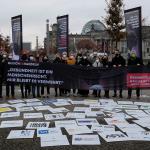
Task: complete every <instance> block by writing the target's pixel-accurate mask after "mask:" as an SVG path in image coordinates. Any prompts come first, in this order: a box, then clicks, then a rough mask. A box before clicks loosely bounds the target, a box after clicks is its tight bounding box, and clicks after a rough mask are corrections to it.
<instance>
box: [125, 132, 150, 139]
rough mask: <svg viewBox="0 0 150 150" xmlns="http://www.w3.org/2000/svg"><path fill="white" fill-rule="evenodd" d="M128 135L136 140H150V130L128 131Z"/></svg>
mask: <svg viewBox="0 0 150 150" xmlns="http://www.w3.org/2000/svg"><path fill="white" fill-rule="evenodd" d="M127 135H128V137H129V138H130V139H131V140H134V141H150V132H149V131H141V132H140V131H139V132H134V131H131V132H128V133H127Z"/></svg>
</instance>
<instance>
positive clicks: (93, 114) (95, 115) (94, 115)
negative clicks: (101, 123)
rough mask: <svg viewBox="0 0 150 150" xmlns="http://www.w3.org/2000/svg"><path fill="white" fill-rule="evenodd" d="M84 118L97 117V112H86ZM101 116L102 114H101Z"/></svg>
mask: <svg viewBox="0 0 150 150" xmlns="http://www.w3.org/2000/svg"><path fill="white" fill-rule="evenodd" d="M85 114H86V117H97V112H96V111H95V112H94V111H86V112H85ZM101 115H102V114H101Z"/></svg>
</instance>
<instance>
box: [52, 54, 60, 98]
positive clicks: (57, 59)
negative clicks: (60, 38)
mask: <svg viewBox="0 0 150 150" xmlns="http://www.w3.org/2000/svg"><path fill="white" fill-rule="evenodd" d="M53 63H54V64H61V57H60V54H59V53H57V54H56V58H55V59H54V61H53ZM58 88H59V87H55V97H57V96H58ZM59 96H61V89H60V88H59Z"/></svg>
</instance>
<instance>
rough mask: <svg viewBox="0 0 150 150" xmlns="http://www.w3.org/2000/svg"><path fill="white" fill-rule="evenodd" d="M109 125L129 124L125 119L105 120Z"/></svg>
mask: <svg viewBox="0 0 150 150" xmlns="http://www.w3.org/2000/svg"><path fill="white" fill-rule="evenodd" d="M104 120H105V121H106V122H107V124H108V125H116V124H129V123H128V122H127V121H126V120H125V119H123V118H104Z"/></svg>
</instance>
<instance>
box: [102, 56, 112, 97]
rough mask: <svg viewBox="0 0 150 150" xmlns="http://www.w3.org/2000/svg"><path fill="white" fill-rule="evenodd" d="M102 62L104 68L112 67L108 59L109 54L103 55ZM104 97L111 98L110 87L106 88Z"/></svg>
mask: <svg viewBox="0 0 150 150" xmlns="http://www.w3.org/2000/svg"><path fill="white" fill-rule="evenodd" d="M101 62H102V65H103V68H109V67H111V62H110V61H109V60H108V56H107V55H104V56H103V57H102V60H101ZM104 97H105V98H109V88H105V94H104Z"/></svg>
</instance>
